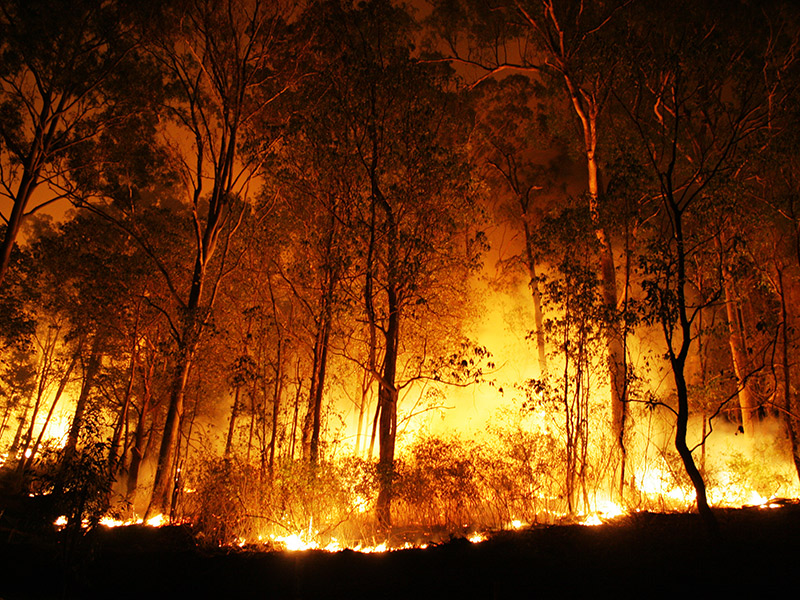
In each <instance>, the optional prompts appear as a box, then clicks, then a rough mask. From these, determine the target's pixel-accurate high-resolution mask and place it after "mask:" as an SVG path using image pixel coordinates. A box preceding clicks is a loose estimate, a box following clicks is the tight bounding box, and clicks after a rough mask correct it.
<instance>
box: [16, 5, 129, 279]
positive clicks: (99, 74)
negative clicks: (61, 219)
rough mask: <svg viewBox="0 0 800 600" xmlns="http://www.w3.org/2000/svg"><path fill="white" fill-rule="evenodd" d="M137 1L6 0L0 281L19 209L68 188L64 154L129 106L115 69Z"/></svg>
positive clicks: (23, 211)
mask: <svg viewBox="0 0 800 600" xmlns="http://www.w3.org/2000/svg"><path fill="white" fill-rule="evenodd" d="M140 10H141V6H140V5H137V6H136V7H134V5H132V4H130V5H129V4H128V3H127V2H124V1H114V2H97V1H96V0H85V1H83V0H81V1H80V2H74V3H70V4H69V5H67V4H63V3H57V4H53V3H51V2H46V1H39V0H31V1H28V0H20V1H16V0H14V1H11V2H5V3H3V7H2V10H1V11H0V53H2V61H1V62H2V66H1V67H0V82H2V87H0V91H1V92H2V96H0V197H2V198H4V199H7V200H8V201H9V202H10V204H11V207H12V208H11V213H10V215H9V216H8V217H7V218H6V217H5V216H4V217H3V220H4V221H5V223H6V228H5V231H4V234H3V239H2V244H0V283H2V281H3V279H4V277H5V275H6V272H7V271H8V268H9V265H10V260H11V251H12V248H13V247H14V243H15V241H16V239H17V236H18V235H19V232H20V228H21V227H22V224H23V222H24V220H25V217H26V216H29V215H31V214H33V213H35V212H36V211H38V210H40V209H42V208H44V207H46V206H48V205H50V204H52V203H53V202H55V201H56V200H58V199H60V198H64V197H66V196H67V195H68V193H69V189H70V187H71V182H70V177H71V176H72V175H74V173H75V171H76V170H79V169H80V168H82V166H81V165H78V164H75V163H73V164H70V162H69V160H68V157H69V154H70V153H71V152H72V151H73V150H74V149H76V147H78V146H80V145H81V144H83V143H85V142H87V141H89V140H91V139H93V138H95V137H97V136H98V135H100V134H101V133H102V132H103V131H104V130H105V129H106V128H107V127H109V126H111V125H112V124H115V123H119V122H120V121H123V120H125V118H126V116H127V115H129V114H131V112H135V109H133V108H132V107H133V106H134V105H135V104H136V100H137V99H138V98H137V96H136V95H129V94H127V93H126V92H124V91H121V86H119V85H117V84H118V83H119V81H118V80H117V81H115V76H116V75H117V74H118V73H119V71H122V70H124V68H125V66H126V65H125V63H126V61H128V60H131V59H132V53H133V49H134V48H135V46H136V44H137V40H136V37H135V36H133V35H131V33H132V20H133V19H132V17H133V18H135V16H136V15H139V14H141V13H140V12H139V11H140ZM133 73H135V72H133ZM128 74H129V75H130V74H132V73H131V72H129V73H128ZM133 79H135V77H133ZM123 105H125V106H124V107H123ZM43 187H46V188H47V191H40V189H41V188H43ZM32 204H34V205H33V206H32Z"/></svg>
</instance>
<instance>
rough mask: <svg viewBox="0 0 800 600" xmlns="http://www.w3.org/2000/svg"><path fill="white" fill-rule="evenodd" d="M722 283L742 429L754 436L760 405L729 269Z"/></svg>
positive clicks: (725, 271) (746, 433)
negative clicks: (750, 375)
mask: <svg viewBox="0 0 800 600" xmlns="http://www.w3.org/2000/svg"><path fill="white" fill-rule="evenodd" d="M722 283H723V288H724V291H725V314H726V315H727V317H728V343H729V345H730V349H731V359H732V361H733V370H734V373H735V375H736V385H737V386H738V388H739V391H738V397H739V408H740V410H741V415H742V429H744V432H745V435H753V433H754V432H755V424H756V411H757V410H758V403H757V402H756V400H755V398H754V396H753V392H752V389H751V385H750V383H749V382H748V375H749V373H748V370H749V363H750V361H749V360H748V357H747V350H746V348H745V334H744V323H743V320H742V315H741V312H740V310H739V307H738V298H737V294H736V291H735V290H734V286H733V280H732V275H731V273H730V272H729V270H728V269H724V273H723V281H722Z"/></svg>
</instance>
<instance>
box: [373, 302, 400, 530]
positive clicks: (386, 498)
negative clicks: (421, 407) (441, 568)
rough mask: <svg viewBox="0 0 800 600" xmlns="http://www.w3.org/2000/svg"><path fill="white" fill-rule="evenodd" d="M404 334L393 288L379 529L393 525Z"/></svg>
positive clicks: (384, 377) (381, 402) (383, 387)
mask: <svg viewBox="0 0 800 600" xmlns="http://www.w3.org/2000/svg"><path fill="white" fill-rule="evenodd" d="M399 336H400V314H399V309H398V306H397V298H396V293H395V292H394V291H393V290H392V288H391V287H390V288H389V326H388V327H387V330H386V354H385V356H384V366H383V372H382V373H381V381H380V390H379V393H378V406H379V410H380V416H379V419H378V442H379V452H378V478H379V484H378V485H379V488H378V498H377V502H376V510H377V515H378V528H379V529H380V530H381V531H389V529H391V526H392V518H391V501H392V481H393V479H394V451H395V442H396V439H397V387H396V386H395V376H396V372H397V349H398V341H399Z"/></svg>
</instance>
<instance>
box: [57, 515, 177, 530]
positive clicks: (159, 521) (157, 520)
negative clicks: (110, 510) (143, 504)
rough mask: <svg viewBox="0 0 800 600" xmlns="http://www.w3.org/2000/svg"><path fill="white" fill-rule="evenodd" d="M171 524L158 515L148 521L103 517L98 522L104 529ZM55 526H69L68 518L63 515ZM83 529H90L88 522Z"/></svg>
mask: <svg viewBox="0 0 800 600" xmlns="http://www.w3.org/2000/svg"><path fill="white" fill-rule="evenodd" d="M168 524H169V519H168V518H167V517H165V516H164V515H156V516H154V517H150V518H149V519H147V520H146V521H145V520H144V519H143V518H142V517H133V518H131V519H115V518H113V517H109V516H105V517H101V518H100V520H99V521H98V525H102V526H103V527H127V526H129V525H145V526H147V527H162V526H164V525H168ZM53 525H55V526H56V527H58V528H59V529H61V528H63V527H66V526H67V517H66V516H64V515H61V516H60V517H58V518H57V519H56V520H55V521H54V522H53ZM82 525H83V527H88V526H89V523H88V521H84V522H83V523H82Z"/></svg>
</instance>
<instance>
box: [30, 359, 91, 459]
mask: <svg viewBox="0 0 800 600" xmlns="http://www.w3.org/2000/svg"><path fill="white" fill-rule="evenodd" d="M80 352H81V348H80V345H79V346H78V349H77V350H76V351H75V352H74V353H73V355H72V359H71V360H70V362H69V365H67V370H66V371H65V372H64V374H63V375H62V376H61V381H59V382H58V389H56V395H55V396H54V397H53V403H52V404H51V405H50V410H49V411H47V417H45V420H44V425H42V429H41V431H39V435H38V436H37V438H36V442H35V443H34V444H33V447H32V448H31V453H30V456H29V457H28V459H27V460H26V461H25V467H24V469H25V470H28V469H30V467H31V464H33V459H34V457H35V456H36V453H37V452H38V451H39V446H41V444H42V439H43V438H44V434H45V432H46V431H47V426H48V425H49V424H50V420H51V419H52V418H53V413H55V411H56V406H58V402H59V400H61V396H62V395H63V394H64V389H65V388H66V387H67V383H69V378H70V376H71V375H72V371H73V369H74V368H75V365H76V364H77V363H78V357H79V356H80Z"/></svg>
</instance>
